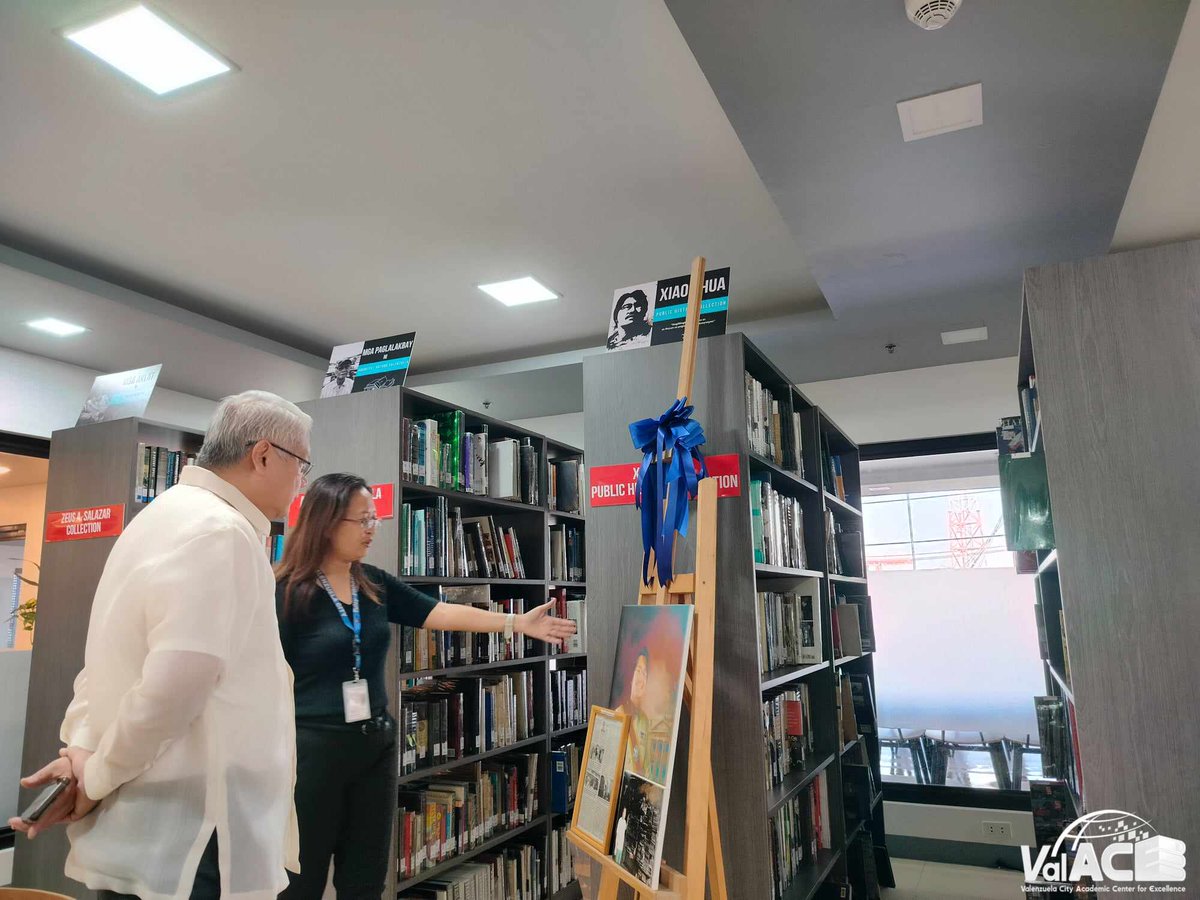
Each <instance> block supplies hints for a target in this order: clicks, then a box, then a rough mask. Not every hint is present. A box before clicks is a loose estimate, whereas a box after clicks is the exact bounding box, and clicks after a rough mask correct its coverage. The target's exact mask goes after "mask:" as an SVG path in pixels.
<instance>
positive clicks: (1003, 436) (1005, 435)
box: [996, 416, 1029, 456]
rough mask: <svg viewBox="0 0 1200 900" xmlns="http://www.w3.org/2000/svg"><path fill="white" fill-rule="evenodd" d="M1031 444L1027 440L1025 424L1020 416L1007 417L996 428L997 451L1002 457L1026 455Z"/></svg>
mask: <svg viewBox="0 0 1200 900" xmlns="http://www.w3.org/2000/svg"><path fill="white" fill-rule="evenodd" d="M1028 446H1029V443H1028V442H1027V441H1026V440H1025V422H1024V420H1023V419H1022V418H1021V417H1020V416H1005V417H1004V418H1003V419H1001V420H1000V424H999V425H997V426H996V450H997V452H998V453H999V454H1000V455H1001V456H1012V455H1013V454H1014V453H1024V452H1025V449H1026V448H1027V447H1028Z"/></svg>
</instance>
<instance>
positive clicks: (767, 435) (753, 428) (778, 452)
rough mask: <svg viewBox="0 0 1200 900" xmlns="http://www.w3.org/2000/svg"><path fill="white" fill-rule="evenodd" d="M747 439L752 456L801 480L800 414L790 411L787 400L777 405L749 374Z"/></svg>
mask: <svg viewBox="0 0 1200 900" xmlns="http://www.w3.org/2000/svg"><path fill="white" fill-rule="evenodd" d="M746 436H747V438H748V439H749V441H750V450H751V452H752V453H756V454H758V455H759V456H761V457H764V458H765V459H768V460H770V461H771V462H773V463H775V465H777V466H779V467H780V468H783V469H786V470H787V471H789V472H794V473H795V474H796V475H798V476H800V477H801V478H803V477H804V438H803V433H802V429H801V427H800V413H799V412H796V411H795V410H793V409H792V404H791V402H790V400H786V399H785V400H784V401H783V402H782V403H780V401H779V400H778V399H777V398H776V397H775V395H774V394H772V393H771V391H770V390H769V389H767V388H766V387H765V386H764V385H763V384H762V383H761V382H760V381H758V380H757V379H756V378H754V376H753V375H751V374H750V373H749V372H747V373H746Z"/></svg>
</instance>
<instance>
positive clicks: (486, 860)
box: [397, 842, 543, 900]
mask: <svg viewBox="0 0 1200 900" xmlns="http://www.w3.org/2000/svg"><path fill="white" fill-rule="evenodd" d="M542 866H543V861H542V854H541V851H540V850H539V849H538V846H537V845H536V844H533V843H524V842H523V843H516V844H514V845H511V846H507V847H505V848H504V849H502V850H496V851H494V852H492V853H481V854H480V855H478V856H476V857H474V858H473V859H472V860H471V861H470V862H465V863H463V864H462V865H461V866H455V867H454V868H452V869H451V870H450V871H448V872H447V873H446V874H444V875H440V876H438V877H436V878H429V879H427V880H425V881H422V882H421V884H420V886H419V887H415V888H410V889H409V890H407V891H401V892H400V894H399V895H398V897H397V900H464V898H470V900H543V894H542V881H541V878H542Z"/></svg>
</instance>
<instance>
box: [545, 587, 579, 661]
mask: <svg viewBox="0 0 1200 900" xmlns="http://www.w3.org/2000/svg"><path fill="white" fill-rule="evenodd" d="M568 590H569V589H568V588H565V587H562V586H559V587H552V588H550V599H551V600H553V601H554V615H556V616H558V617H559V618H560V619H570V620H571V621H572V622H574V623H575V633H574V634H573V635H571V636H570V637H569V638H567V640H566V641H565V642H563V645H562V648H561V651H560V652H562V653H587V597H586V596H585V595H583V594H581V593H579V592H578V591H576V590H572V591H570V592H569V593H568ZM551 652H554V651H553V649H552V650H551Z"/></svg>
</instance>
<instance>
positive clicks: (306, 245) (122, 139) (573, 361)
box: [0, 0, 1200, 418]
mask: <svg viewBox="0 0 1200 900" xmlns="http://www.w3.org/2000/svg"><path fill="white" fill-rule="evenodd" d="M897 2H898V0H897ZM158 6H159V7H160V8H161V9H163V10H164V11H165V12H167V13H168V14H169V15H170V16H171V17H172V18H174V19H175V20H177V21H178V22H180V23H181V24H183V25H184V26H186V27H187V28H189V29H190V30H192V31H193V32H195V33H197V34H198V35H200V36H201V37H203V38H204V39H205V40H206V41H207V42H208V43H210V44H211V45H213V46H214V47H215V48H216V49H217V50H219V51H220V52H221V53H223V54H225V55H227V56H229V57H230V58H232V59H233V60H234V61H235V62H237V63H238V64H239V66H240V67H241V71H240V72H238V73H237V74H235V75H234V76H232V77H230V78H226V79H215V80H214V81H212V82H211V83H209V84H206V85H202V86H199V87H198V88H196V89H193V90H185V91H183V92H181V93H180V95H179V96H177V97H167V98H155V97H153V96H151V95H149V94H148V93H146V92H144V91H143V90H141V89H140V88H137V87H135V86H133V85H131V84H130V83H128V82H126V81H125V80H124V79H123V78H122V76H119V75H117V74H116V73H113V72H111V71H110V70H107V69H106V68H105V67H103V65H102V64H99V63H96V62H95V61H93V60H92V59H90V58H89V57H87V56H86V55H84V54H83V53H82V52H81V51H79V50H78V48H75V47H73V46H71V45H69V44H68V43H67V42H65V41H63V40H62V39H61V38H59V37H58V36H57V35H56V34H55V33H54V32H55V29H57V28H60V27H62V26H66V25H71V24H75V23H77V22H79V21H82V20H86V19H87V18H89V17H91V16H92V15H93V14H94V13H98V12H102V11H104V10H107V9H110V8H112V7H113V2H110V0H3V2H2V3H0V86H6V89H3V90H0V122H3V123H5V126H6V127H2V128H0V172H3V177H0V243H3V244H7V245H8V247H9V248H12V247H17V248H22V249H24V250H28V251H31V252H33V253H35V254H37V255H38V256H39V257H42V258H44V259H50V260H55V261H58V262H61V263H65V264H66V265H67V266H68V267H70V268H69V269H68V268H58V267H56V266H53V265H47V264H45V263H44V262H42V261H41V260H35V259H31V258H30V257H27V256H24V255H22V254H20V253H13V252H12V251H11V250H7V249H5V248H3V247H0V345H3V346H8V347H12V348H14V349H18V350H24V351H26V352H31V353H37V354H40V355H44V356H50V357H52V358H56V359H62V360H64V361H67V362H72V363H74V364H76V365H81V366H87V367H88V368H93V369H99V370H108V371H112V370H116V369H121V368H129V367H132V366H136V365H142V364H147V363H150V362H159V361H161V362H163V363H164V364H165V365H164V372H163V376H162V380H161V383H162V384H163V385H164V386H165V387H170V388H173V389H175V390H180V391H184V392H187V393H191V394H195V395H198V396H201V397H208V398H216V397H220V396H222V395H224V394H226V393H229V392H230V391H231V390H236V389H241V388H244V387H247V386H251V385H253V386H261V387H265V388H269V389H273V390H277V391H279V392H280V393H283V394H285V395H286V396H290V397H293V398H295V399H303V398H305V397H309V396H312V395H313V394H314V393H315V389H316V388H315V386H316V384H317V383H318V381H317V380H316V378H315V376H314V372H316V370H317V368H318V367H319V366H320V365H321V359H323V358H324V356H325V355H326V354H327V352H328V347H330V346H331V345H333V344H334V343H338V342H342V341H345V340H349V339H353V338H361V337H365V336H372V335H382V334H387V333H392V332H399V331H403V330H408V329H410V328H415V329H416V330H417V331H418V344H417V352H416V356H415V359H414V363H415V365H414V369H413V378H412V381H413V382H414V383H416V384H418V385H430V386H433V385H443V386H444V384H445V382H447V381H451V380H455V381H469V382H473V383H474V386H470V385H468V386H465V387H461V388H444V389H445V390H452V391H453V390H457V391H459V393H464V392H465V393H464V396H467V395H469V396H471V397H474V396H476V395H477V396H478V397H480V398H484V397H487V398H491V399H495V400H496V402H497V404H498V405H501V406H508V405H510V400H511V403H512V404H513V405H514V406H520V414H521V415H538V414H549V413H548V412H547V413H543V412H542V411H541V410H540V409H531V408H529V407H528V404H527V403H526V402H525V401H522V402H520V403H518V399H520V398H517V397H516V396H515V394H514V391H518V392H520V393H522V394H523V395H524V396H525V397H526V398H527V397H529V396H533V397H535V398H537V397H542V398H544V399H546V402H547V403H548V404H549V405H550V406H552V407H553V408H554V410H553V411H559V410H560V407H563V408H564V409H565V406H567V405H571V402H572V400H571V398H572V397H574V396H575V395H576V394H578V393H579V391H578V384H577V382H578V379H579V374H578V373H579V365H578V362H579V359H580V358H581V357H582V355H584V354H585V353H586V352H589V351H590V350H591V349H592V348H597V347H599V346H600V345H601V343H602V339H603V331H604V322H605V319H606V317H607V313H608V306H609V304H610V303H611V292H612V289H613V288H615V287H618V286H621V285H625V284H632V283H637V282H640V281H644V280H648V279H651V278H655V277H659V276H664V275H668V274H674V273H682V272H683V271H685V270H686V268H687V265H688V262H689V261H690V258H691V256H692V255H694V254H695V253H697V252H700V253H705V254H706V255H707V256H708V257H709V260H710V262H711V263H712V264H714V265H731V266H732V267H733V307H732V313H731V328H734V329H741V330H746V331H748V332H749V333H751V334H752V336H753V337H754V338H755V340H756V341H759V342H760V344H761V345H763V346H764V348H766V349H767V350H768V352H769V353H771V355H772V356H773V357H775V358H777V359H778V360H779V361H780V362H781V364H783V365H785V367H786V368H787V370H788V371H789V373H790V374H792V375H793V377H794V378H796V380H797V381H801V382H805V381H814V380H822V379H826V378H830V377H843V376H845V375H850V374H868V373H873V372H880V371H885V370H887V369H909V368H917V367H927V366H935V365H943V364H945V363H951V362H958V361H961V360H963V359H988V358H992V357H996V356H1008V355H1010V354H1011V353H1012V352H1014V350H1015V347H1009V346H1007V344H1005V343H1004V342H1003V341H1001V342H999V343H1001V344H1004V346H996V347H990V346H986V345H964V347H962V348H941V347H940V346H937V345H936V335H937V333H938V332H940V331H944V330H947V329H949V328H956V327H965V326H966V325H971V324H978V323H976V322H966V321H962V322H959V321H944V320H943V319H940V318H938V317H937V316H932V317H929V316H926V317H922V316H921V315H918V314H916V313H915V312H914V311H913V310H912V309H911V308H910V307H909V306H897V307H896V308H895V309H894V310H893V309H888V308H886V307H885V308H883V309H881V310H878V311H877V312H876V313H874V314H872V315H871V316H855V315H843V316H842V317H841V318H834V317H833V315H832V314H831V312H830V310H829V308H828V306H827V305H826V304H825V302H824V300H823V299H822V297H821V295H820V291H819V289H818V287H817V285H816V283H815V282H814V280H813V278H812V275H811V274H810V271H809V268H808V266H807V265H806V263H805V261H804V259H803V255H802V254H801V252H800V251H799V249H798V247H797V244H796V242H795V240H794V239H793V236H792V234H791V233H790V232H789V231H788V228H787V226H786V225H785V224H784V222H783V220H782V218H781V217H780V215H779V213H778V211H777V210H776V207H775V204H774V203H773V202H772V199H771V197H770V196H769V195H768V194H767V191H766V189H765V188H764V187H763V184H762V182H761V181H760V179H759V177H758V175H757V173H756V171H755V169H754V167H753V165H752V164H751V163H750V161H749V159H748V157H747V155H746V153H745V151H744V150H743V148H742V145H741V143H740V142H739V140H738V138H737V136H736V135H735V133H734V131H733V128H732V127H731V125H730V123H729V120H728V119H727V117H726V115H725V113H724V111H723V110H722V109H721V107H720V105H719V104H718V102H717V100H716V98H715V96H714V95H713V92H712V90H711V88H710V87H709V84H708V82H707V81H706V79H705V77H704V75H703V73H702V72H701V71H700V68H699V66H698V65H697V63H696V61H695V59H694V57H693V56H692V53H691V51H690V50H689V48H688V46H687V44H686V43H685V41H684V39H683V37H682V35H681V34H680V32H679V30H678V28H677V27H676V25H675V22H674V21H673V19H672V18H671V16H670V14H669V13H668V11H667V9H666V7H665V4H664V3H663V2H662V0H612V2H606V3H572V4H564V3H555V2H552V0H542V2H537V0H512V2H508V3H505V4H502V5H494V6H493V5H476V6H473V7H472V9H471V11H470V15H469V16H468V15H465V14H461V13H460V12H459V11H457V9H456V7H454V6H451V5H448V4H446V3H438V2H424V3H414V2H408V3H405V4H380V3H377V2H369V0H358V2H353V3H341V4H328V3H317V2H304V3H300V2H293V3H288V4H284V3H281V2H278V0H276V2H268V0H259V2H255V3H253V4H247V3H238V2H235V0H164V2H162V3H159V4H158ZM951 28H953V25H952V26H951ZM946 36H951V37H952V36H953V32H952V31H950V30H947V32H946V35H943V37H946ZM862 77H863V78H872V79H879V78H882V77H883V76H881V75H879V73H877V72H869V71H868V72H864V73H862ZM1198 80H1200V13H1198V12H1197V10H1196V9H1192V10H1191V12H1190V13H1189V15H1188V17H1187V20H1186V23H1185V25H1184V29H1183V33H1182V35H1181V37H1180V40H1179V46H1178V48H1177V50H1176V53H1175V57H1174V60H1173V62H1172V64H1171V67H1170V70H1169V73H1168V75H1167V80H1166V84H1165V86H1164V88H1163V92H1162V97H1161V99H1160V102H1159V104H1158V107H1157V111H1156V112H1155V115H1154V118H1153V123H1152V125H1151V128H1150V134H1149V136H1148V137H1147V140H1146V144H1145V147H1144V149H1143V152H1142V156H1141V159H1140V161H1139V164H1138V167H1137V171H1136V172H1135V174H1134V176H1133V180H1132V185H1131V187H1130V189H1129V193H1128V197H1127V199H1126V202H1125V208H1124V212H1123V213H1122V216H1121V220H1120V224H1119V226H1118V228H1117V238H1116V241H1115V244H1114V245H1115V246H1120V245H1122V242H1123V241H1125V242H1126V243H1127V244H1129V245H1133V244H1137V245H1141V244H1143V243H1153V242H1161V241H1164V240H1172V239H1182V238H1185V237H1194V236H1197V235H1200V179H1198V178H1197V177H1196V176H1195V167H1194V163H1193V162H1192V160H1195V159H1197V158H1200V126H1198V125H1197V124H1196V123H1197V122H1200V100H1197V96H1198V95H1197V93H1196V91H1195V90H1194V85H1195V84H1197V83H1198ZM14 87H17V88H19V89H13V88H14ZM10 123H15V124H16V126H17V127H7V126H8V125H9V124H10ZM897 130H898V126H897ZM936 140H937V139H935V141H931V142H928V143H930V144H931V145H932V144H933V143H935V142H936ZM1018 174H1019V173H1018ZM1014 177H1016V176H1015V175H1014ZM1068 224H1069V222H1068ZM81 272H82V273H90V274H91V275H98V276H101V277H102V278H103V279H105V281H107V282H108V283H107V284H105V283H102V282H100V281H97V280H95V279H93V278H90V277H89V275H88V274H83V275H81V274H79V273H81ZM523 274H533V275H535V276H537V277H539V278H540V279H542V280H544V281H545V282H546V283H547V284H549V285H550V286H551V287H553V288H554V289H555V290H557V291H559V292H560V293H561V294H562V295H563V299H562V300H561V301H558V302H556V303H552V304H545V305H535V306H531V307H526V308H524V309H522V308H516V309H506V308H502V307H500V306H499V304H496V303H495V302H494V301H492V300H490V299H489V298H488V297H486V296H485V295H483V294H482V293H480V292H478V291H477V290H476V289H475V288H474V285H475V284H476V283H480V282H485V281H491V280H498V279H503V278H508V277H512V276H516V275H523ZM115 284H120V285H123V286H124V287H125V288H133V289H134V290H133V291H129V290H125V289H123V288H120V287H115V286H114V285H115ZM163 301H165V302H163ZM1014 303H1015V300H1014ZM186 310H194V311H196V312H199V313H202V314H204V316H205V317H209V318H204V317H201V316H197V315H190V314H189V313H188V312H187V311H186ZM56 313H57V314H59V315H60V316H61V317H63V318H70V317H71V316H72V315H74V316H75V317H76V318H80V319H86V321H84V322H83V324H88V325H89V327H91V328H92V332H91V333H90V334H88V335H85V336H83V338H82V339H80V340H77V341H75V342H73V343H72V342H64V341H54V340H52V339H49V338H42V337H39V336H37V335H35V334H34V333H33V332H30V331H29V330H28V329H25V328H23V327H16V323H19V322H23V321H25V320H26V319H27V318H31V317H33V316H34V315H35V314H36V315H53V314H56ZM943 318H944V317H943ZM215 320H219V322H218V321H215ZM223 323H229V325H232V326H240V327H241V329H243V330H239V328H238V327H229V325H226V324H223ZM903 329H909V330H910V331H913V330H917V331H920V332H921V333H922V334H924V333H925V332H928V336H929V337H930V341H931V342H932V344H933V346H932V347H931V348H928V349H927V348H925V347H923V346H922V347H917V346H915V345H911V344H909V343H908V342H902V346H901V348H900V349H899V350H898V351H897V353H896V355H895V357H889V356H888V355H887V354H886V353H884V351H883V349H882V348H883V344H885V343H887V342H888V340H889V339H890V338H891V337H892V336H893V335H895V334H896V333H899V332H900V331H902V330H903ZM263 336H265V337H266V338H273V339H277V340H278V341H279V342H280V343H275V342H273V341H272V340H264V339H263ZM297 348H298V349H297ZM958 353H968V354H974V355H968V356H961V357H960V356H956V355H954V354H958ZM500 360H521V361H520V362H516V363H512V364H504V365H489V364H488V363H490V362H493V361H500ZM525 360H528V361H527V362H526V361H525ZM464 367H467V368H464ZM831 367H832V368H831ZM523 369H538V370H539V371H540V375H537V376H536V377H533V376H530V377H524V376H518V375H517V374H515V373H519V372H520V371H521V370H523ZM431 373H432V374H431ZM498 375H503V376H506V377H505V378H503V379H499V378H498V377H497V376H498ZM509 375H512V376H513V377H507V376H509ZM530 378H532V379H533V380H532V381H530ZM538 379H540V381H539V380H538ZM510 395H511V396H510ZM464 402H466V400H464ZM534 406H536V404H534ZM497 412H498V414H500V415H501V417H505V418H507V417H509V416H510V415H512V416H514V417H515V415H516V413H511V414H510V413H507V412H499V411H497ZM834 414H835V416H836V411H835V412H834Z"/></svg>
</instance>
